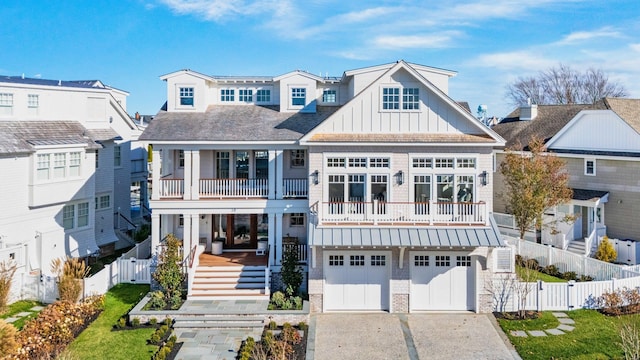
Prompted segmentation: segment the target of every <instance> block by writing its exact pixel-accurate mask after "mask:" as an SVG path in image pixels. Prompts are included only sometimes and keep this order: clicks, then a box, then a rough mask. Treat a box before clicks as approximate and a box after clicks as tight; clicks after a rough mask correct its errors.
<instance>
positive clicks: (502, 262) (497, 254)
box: [493, 247, 514, 272]
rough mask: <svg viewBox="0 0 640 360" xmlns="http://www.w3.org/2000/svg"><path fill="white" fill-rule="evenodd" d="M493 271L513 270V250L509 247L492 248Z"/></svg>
mask: <svg viewBox="0 0 640 360" xmlns="http://www.w3.org/2000/svg"><path fill="white" fill-rule="evenodd" d="M493 254H494V262H493V271H494V272H513V263H514V259H513V250H512V249H511V248H510V247H504V248H496V249H493Z"/></svg>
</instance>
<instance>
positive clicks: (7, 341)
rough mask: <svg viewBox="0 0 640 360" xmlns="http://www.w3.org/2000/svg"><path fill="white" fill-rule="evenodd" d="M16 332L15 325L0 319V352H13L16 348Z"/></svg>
mask: <svg viewBox="0 0 640 360" xmlns="http://www.w3.org/2000/svg"><path fill="white" fill-rule="evenodd" d="M17 334H18V330H16V328H15V326H13V325H11V324H9V323H7V322H5V321H4V320H2V319H0V339H2V341H0V354H13V353H14V352H15V351H16V350H17V349H18V342H17V341H16V336H17Z"/></svg>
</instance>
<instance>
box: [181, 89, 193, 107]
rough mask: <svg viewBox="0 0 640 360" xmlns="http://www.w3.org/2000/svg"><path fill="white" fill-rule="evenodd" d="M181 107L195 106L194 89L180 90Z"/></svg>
mask: <svg viewBox="0 0 640 360" xmlns="http://www.w3.org/2000/svg"><path fill="white" fill-rule="evenodd" d="M180 105H181V106H193V88H192V87H181V88H180Z"/></svg>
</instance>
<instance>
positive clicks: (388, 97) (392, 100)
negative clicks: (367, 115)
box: [382, 88, 400, 110]
mask: <svg viewBox="0 0 640 360" xmlns="http://www.w3.org/2000/svg"><path fill="white" fill-rule="evenodd" d="M382 109H383V110H398V109H400V88H383V89H382Z"/></svg>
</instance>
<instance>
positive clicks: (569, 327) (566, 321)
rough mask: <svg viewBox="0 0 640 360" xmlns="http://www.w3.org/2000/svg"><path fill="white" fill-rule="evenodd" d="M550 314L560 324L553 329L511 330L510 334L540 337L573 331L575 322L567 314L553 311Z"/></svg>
mask: <svg viewBox="0 0 640 360" xmlns="http://www.w3.org/2000/svg"><path fill="white" fill-rule="evenodd" d="M552 314H553V316H555V317H556V318H557V319H558V321H559V322H560V325H558V327H556V328H553V329H546V330H529V331H523V330H511V335H512V336H518V337H528V336H534V337H541V336H547V335H564V334H566V333H567V332H569V331H573V329H575V328H576V327H575V325H576V322H575V321H573V319H571V318H569V316H567V314H566V313H563V312H554V313H552Z"/></svg>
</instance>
